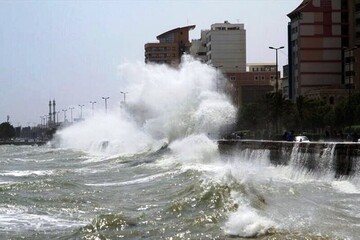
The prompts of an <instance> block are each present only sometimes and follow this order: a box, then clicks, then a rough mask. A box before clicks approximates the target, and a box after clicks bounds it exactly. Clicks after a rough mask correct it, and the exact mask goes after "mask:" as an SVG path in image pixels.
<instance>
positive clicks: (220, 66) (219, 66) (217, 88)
mask: <svg viewBox="0 0 360 240" xmlns="http://www.w3.org/2000/svg"><path fill="white" fill-rule="evenodd" d="M222 67H223V65H217V66H214V68H216V91H217V92H218V91H219V75H218V69H219V68H222Z"/></svg>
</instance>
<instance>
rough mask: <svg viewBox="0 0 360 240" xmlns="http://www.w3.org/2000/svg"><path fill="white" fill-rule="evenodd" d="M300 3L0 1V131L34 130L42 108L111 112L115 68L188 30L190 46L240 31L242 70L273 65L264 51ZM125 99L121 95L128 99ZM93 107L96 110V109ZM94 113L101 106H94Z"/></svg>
mask: <svg viewBox="0 0 360 240" xmlns="http://www.w3.org/2000/svg"><path fill="white" fill-rule="evenodd" d="M301 2H302V0H218V1H217V0H213V1H209V0H207V1H206V0H166V1H165V0H117V1H86V0H82V1H71V0H67V1H55V0H53V1H52V0H49V1H45V0H37V1H31V0H23V1H16V0H15V1H14V0H10V1H7V0H1V1H0V123H1V122H4V121H6V117H7V115H9V116H10V122H11V123H12V124H13V125H14V126H18V125H19V124H20V125H22V126H27V125H28V122H30V123H31V125H33V124H34V123H36V124H38V123H40V116H43V115H46V114H47V113H48V106H47V104H48V101H49V100H50V99H56V102H57V110H61V109H66V108H69V107H70V106H78V105H79V104H85V106H86V107H88V108H90V103H89V101H97V102H98V103H99V104H102V102H103V101H102V100H101V97H102V96H109V97H110V99H109V107H111V106H112V105H115V104H119V102H120V100H121V99H122V95H121V94H120V91H126V90H125V89H124V83H122V81H123V79H121V77H120V76H119V73H118V70H117V66H118V65H119V64H122V63H125V62H130V63H135V62H139V61H140V62H143V61H144V44H145V43H147V42H156V41H157V40H156V36H157V35H159V34H161V33H163V32H166V31H168V30H171V29H173V28H177V27H183V26H186V25H192V24H194V25H196V28H195V29H194V30H192V31H191V32H190V38H191V39H197V38H200V31H201V30H202V29H209V28H210V25H211V24H213V23H222V22H224V21H225V20H227V21H229V22H230V23H244V24H245V29H246V41H247V43H246V45H247V63H261V62H266V63H269V62H275V52H274V50H270V49H269V48H268V47H269V46H274V47H276V46H285V49H283V50H282V51H281V52H279V66H281V65H284V64H287V54H286V53H287V47H286V44H287V32H286V31H287V30H286V27H287V23H288V21H289V19H288V17H287V16H286V15H287V14H288V13H289V12H291V11H292V10H293V9H295V8H296V7H297V6H298V5H299V4H300V3H301ZM127 97H131V94H130V93H129V96H127ZM97 107H99V108H100V106H99V105H98V106H97ZM101 107H102V105H101Z"/></svg>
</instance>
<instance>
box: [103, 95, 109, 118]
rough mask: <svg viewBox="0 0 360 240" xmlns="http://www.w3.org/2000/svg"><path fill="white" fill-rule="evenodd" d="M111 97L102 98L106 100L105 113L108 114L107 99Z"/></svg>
mask: <svg viewBox="0 0 360 240" xmlns="http://www.w3.org/2000/svg"><path fill="white" fill-rule="evenodd" d="M109 98H110V97H102V99H104V100H105V113H106V114H107V100H108V99H109Z"/></svg>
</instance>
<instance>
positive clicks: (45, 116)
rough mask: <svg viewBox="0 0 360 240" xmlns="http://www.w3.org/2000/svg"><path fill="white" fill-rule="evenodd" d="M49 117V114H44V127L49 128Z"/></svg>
mask: <svg viewBox="0 0 360 240" xmlns="http://www.w3.org/2000/svg"><path fill="white" fill-rule="evenodd" d="M47 118H48V115H44V127H45V128H47V124H48V122H47V121H46V119H47Z"/></svg>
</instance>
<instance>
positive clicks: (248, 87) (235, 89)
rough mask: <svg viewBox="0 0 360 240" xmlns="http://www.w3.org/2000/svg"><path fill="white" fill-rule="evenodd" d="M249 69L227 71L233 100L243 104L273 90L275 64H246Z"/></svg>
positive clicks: (257, 99) (252, 101)
mask: <svg viewBox="0 0 360 240" xmlns="http://www.w3.org/2000/svg"><path fill="white" fill-rule="evenodd" d="M248 69H249V71H246V72H245V71H244V72H242V71H235V72H227V73H226V74H225V76H226V78H227V79H228V81H229V85H230V89H231V95H232V97H233V102H234V103H235V104H236V105H237V106H238V107H240V106H241V105H243V104H248V103H254V102H258V101H260V100H261V99H262V98H263V97H264V96H265V94H266V93H269V92H274V91H275V80H276V72H275V70H276V65H275V64H264V63H256V64H248Z"/></svg>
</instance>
